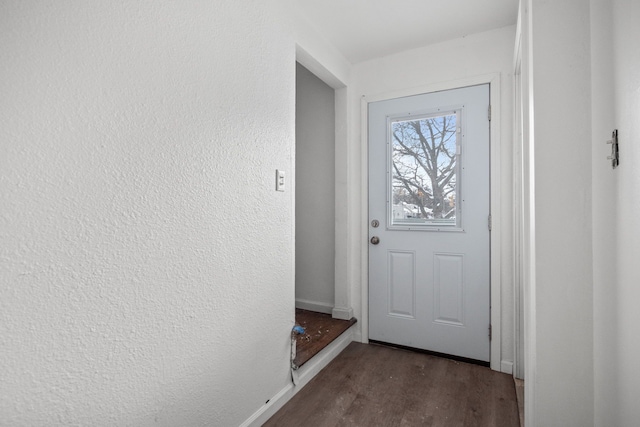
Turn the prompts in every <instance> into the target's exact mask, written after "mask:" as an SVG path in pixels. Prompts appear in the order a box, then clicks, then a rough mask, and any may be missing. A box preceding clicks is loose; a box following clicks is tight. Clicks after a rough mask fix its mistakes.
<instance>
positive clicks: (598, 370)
mask: <svg viewBox="0 0 640 427" xmlns="http://www.w3.org/2000/svg"><path fill="white" fill-rule="evenodd" d="M590 9H591V10H590V14H591V99H592V103H591V117H592V121H591V130H592V148H591V153H592V158H591V165H592V172H593V177H592V185H593V195H592V215H593V219H592V221H593V337H594V343H593V347H594V353H593V363H594V424H595V425H596V426H600V427H606V426H621V425H622V424H621V423H620V418H619V415H620V410H619V407H618V402H619V393H618V379H617V378H618V375H619V373H618V372H619V369H620V366H619V365H618V363H617V362H616V359H617V358H618V352H619V348H620V343H619V338H618V333H617V331H618V327H619V326H618V316H617V315H616V313H617V309H616V305H617V304H618V301H617V296H618V293H619V291H618V279H617V266H616V264H617V261H616V259H617V256H616V250H617V248H616V240H617V233H618V230H617V227H616V225H615V221H616V218H617V202H616V199H617V198H618V196H617V187H618V184H617V179H618V176H619V175H620V172H621V171H622V170H621V169H618V170H616V171H614V170H612V169H611V163H610V161H609V160H607V158H606V157H607V156H608V155H609V154H610V153H611V146H610V145H606V144H605V141H606V140H607V139H609V138H611V132H612V130H613V129H615V127H616V126H617V125H618V123H617V120H616V119H615V111H614V110H615V95H614V93H615V90H614V81H613V76H614V74H613V73H614V67H612V64H613V52H614V44H613V31H612V29H613V27H612V25H613V7H612V2H611V1H610V0H592V1H591V3H590Z"/></svg>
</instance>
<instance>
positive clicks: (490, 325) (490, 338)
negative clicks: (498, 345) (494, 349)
mask: <svg viewBox="0 0 640 427" xmlns="http://www.w3.org/2000/svg"><path fill="white" fill-rule="evenodd" d="M491 338H492V336H491V325H489V341H491Z"/></svg>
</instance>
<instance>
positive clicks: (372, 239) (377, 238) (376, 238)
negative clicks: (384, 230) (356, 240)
mask: <svg viewBox="0 0 640 427" xmlns="http://www.w3.org/2000/svg"><path fill="white" fill-rule="evenodd" d="M371 243H372V244H374V245H377V244H378V243H380V238H379V237H378V236H373V237H372V238H371Z"/></svg>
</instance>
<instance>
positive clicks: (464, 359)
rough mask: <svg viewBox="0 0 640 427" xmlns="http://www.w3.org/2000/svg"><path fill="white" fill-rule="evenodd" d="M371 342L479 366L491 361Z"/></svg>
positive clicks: (375, 342) (487, 364)
mask: <svg viewBox="0 0 640 427" xmlns="http://www.w3.org/2000/svg"><path fill="white" fill-rule="evenodd" d="M369 344H374V345H381V346H384V347H391V348H397V349H400V350H407V351H413V352H416V353H423V354H428V355H429V356H436V357H442V358H443V359H451V360H455V361H456V362H463V363H471V364H472V365H479V366H484V367H487V368H489V367H490V363H489V362H485V361H484V360H477V359H470V358H468V357H461V356H454V355H452V354H446V353H438V352H437V351H430V350H423V349H421V348H415V347H408V346H405V345H399V344H392V343H387V342H383V341H376V340H369Z"/></svg>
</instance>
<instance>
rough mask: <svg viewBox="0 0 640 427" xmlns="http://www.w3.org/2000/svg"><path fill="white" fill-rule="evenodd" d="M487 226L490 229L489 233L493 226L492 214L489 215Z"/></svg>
mask: <svg viewBox="0 0 640 427" xmlns="http://www.w3.org/2000/svg"><path fill="white" fill-rule="evenodd" d="M487 226H488V227H489V231H491V227H492V226H493V224H492V218H491V214H489V217H488V218H487Z"/></svg>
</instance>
